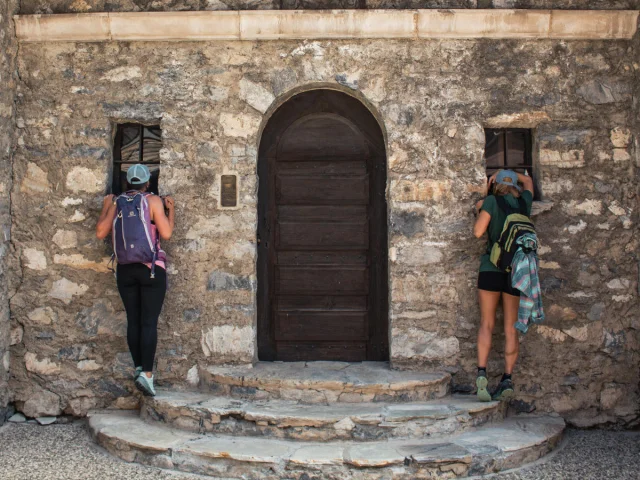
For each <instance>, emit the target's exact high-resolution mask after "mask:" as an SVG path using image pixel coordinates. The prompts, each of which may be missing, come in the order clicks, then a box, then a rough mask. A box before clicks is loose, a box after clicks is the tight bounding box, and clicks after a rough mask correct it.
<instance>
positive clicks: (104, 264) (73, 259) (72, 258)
mask: <svg viewBox="0 0 640 480" xmlns="http://www.w3.org/2000/svg"><path fill="white" fill-rule="evenodd" d="M53 263H56V264H58V265H65V266H67V267H71V268H75V269H78V270H93V271H94V272H100V273H107V272H110V270H109V266H108V264H109V257H105V258H103V259H102V261H101V262H100V263H98V262H94V261H92V260H87V259H86V258H84V256H83V255H81V254H79V253H73V254H70V255H67V254H63V255H59V254H55V255H54V256H53Z"/></svg>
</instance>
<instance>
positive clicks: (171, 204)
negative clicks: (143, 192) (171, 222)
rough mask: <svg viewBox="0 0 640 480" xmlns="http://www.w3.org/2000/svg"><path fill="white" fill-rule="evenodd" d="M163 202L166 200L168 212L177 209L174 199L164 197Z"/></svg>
mask: <svg viewBox="0 0 640 480" xmlns="http://www.w3.org/2000/svg"><path fill="white" fill-rule="evenodd" d="M163 200H164V206H165V208H166V209H167V210H169V211H172V210H173V209H174V208H175V205H174V202H173V198H171V197H169V196H167V197H163Z"/></svg>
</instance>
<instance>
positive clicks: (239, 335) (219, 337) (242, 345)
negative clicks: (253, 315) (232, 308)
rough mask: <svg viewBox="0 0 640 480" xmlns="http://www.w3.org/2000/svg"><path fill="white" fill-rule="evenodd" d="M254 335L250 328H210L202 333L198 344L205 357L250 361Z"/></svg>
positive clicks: (225, 326) (224, 326) (228, 326)
mask: <svg viewBox="0 0 640 480" xmlns="http://www.w3.org/2000/svg"><path fill="white" fill-rule="evenodd" d="M254 334H255V331H254V329H253V328H252V327H249V326H247V327H236V326H232V325H221V326H218V327H210V328H209V329H208V330H207V331H206V332H205V331H203V332H202V337H201V341H200V344H201V346H202V351H203V353H204V355H205V356H206V357H210V356H216V355H231V356H233V358H234V359H235V360H237V359H240V358H244V359H249V360H250V359H252V358H253V350H254V340H253V339H254Z"/></svg>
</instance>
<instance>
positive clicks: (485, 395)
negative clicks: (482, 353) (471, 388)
mask: <svg viewBox="0 0 640 480" xmlns="http://www.w3.org/2000/svg"><path fill="white" fill-rule="evenodd" d="M487 385H489V381H488V380H487V378H486V377H478V378H476V387H478V393H476V395H477V397H478V400H480V401H481V402H490V401H491V395H489V392H488V391H487Z"/></svg>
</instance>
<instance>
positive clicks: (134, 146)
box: [112, 123, 162, 195]
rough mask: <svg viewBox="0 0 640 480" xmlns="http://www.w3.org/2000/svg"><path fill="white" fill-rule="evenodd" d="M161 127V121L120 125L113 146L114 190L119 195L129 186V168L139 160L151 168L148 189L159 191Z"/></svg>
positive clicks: (154, 191)
mask: <svg viewBox="0 0 640 480" xmlns="http://www.w3.org/2000/svg"><path fill="white" fill-rule="evenodd" d="M161 148H162V130H160V126H158V125H140V124H137V123H123V124H120V125H118V126H117V130H116V138H115V145H114V147H113V184H112V193H114V194H116V195H119V194H121V193H122V192H124V191H125V190H126V189H127V170H129V167H131V166H133V165H135V164H136V163H144V164H145V165H146V166H147V167H148V168H149V171H150V172H151V180H150V184H149V191H150V192H153V193H156V194H157V193H158V177H159V175H160V149H161Z"/></svg>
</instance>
